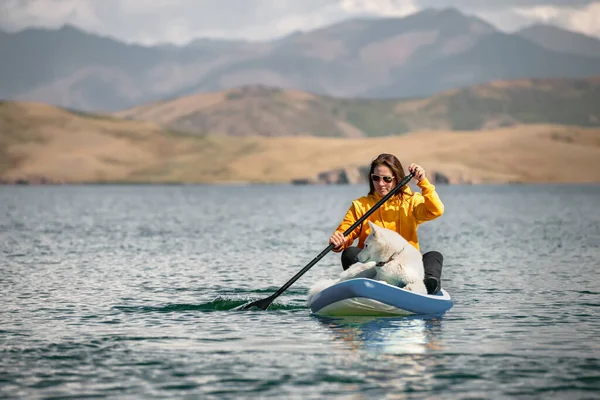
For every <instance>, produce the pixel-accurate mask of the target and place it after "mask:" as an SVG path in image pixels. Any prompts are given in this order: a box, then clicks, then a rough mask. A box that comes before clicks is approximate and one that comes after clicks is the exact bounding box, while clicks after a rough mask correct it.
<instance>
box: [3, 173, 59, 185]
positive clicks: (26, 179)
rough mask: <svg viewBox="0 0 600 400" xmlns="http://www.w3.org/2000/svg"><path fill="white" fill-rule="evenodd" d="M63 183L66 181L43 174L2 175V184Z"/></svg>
mask: <svg viewBox="0 0 600 400" xmlns="http://www.w3.org/2000/svg"><path fill="white" fill-rule="evenodd" d="M63 183H65V182H62V181H57V180H54V179H51V178H48V177H46V176H41V175H27V176H19V177H15V178H5V177H0V185H58V184H63Z"/></svg>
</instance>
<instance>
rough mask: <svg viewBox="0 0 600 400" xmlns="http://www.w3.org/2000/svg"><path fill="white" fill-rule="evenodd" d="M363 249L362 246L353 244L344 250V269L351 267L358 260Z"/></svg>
mask: <svg viewBox="0 0 600 400" xmlns="http://www.w3.org/2000/svg"><path fill="white" fill-rule="evenodd" d="M361 250H362V249H361V248H360V247H354V246H353V247H348V248H347V249H346V250H344V251H342V268H343V269H344V271H345V270H347V269H348V268H350V266H351V265H352V264H355V263H357V262H358V253H360V251H361Z"/></svg>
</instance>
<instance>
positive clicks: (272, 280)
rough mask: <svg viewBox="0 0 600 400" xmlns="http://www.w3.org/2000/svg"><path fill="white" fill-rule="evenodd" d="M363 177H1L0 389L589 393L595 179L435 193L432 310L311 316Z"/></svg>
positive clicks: (597, 304) (279, 394)
mask: <svg viewBox="0 0 600 400" xmlns="http://www.w3.org/2000/svg"><path fill="white" fill-rule="evenodd" d="M365 189H366V187H365V186H363V185H348V186H293V185H253V186H252V185H250V186H244V185H232V186H227V185H223V186H209V185H206V186H204V185H190V186H185V185H165V186H161V185H156V186H152V185H148V186H144V185H139V186H127V185H89V186H30V187H29V186H0V268H1V275H0V286H1V288H2V290H1V296H2V308H1V310H2V313H1V314H0V356H1V358H2V362H1V364H0V397H3V398H15V399H22V398H27V399H46V398H77V399H84V398H90V397H94V398H99V397H100V398H102V397H106V398H111V399H134V398H136V399H137V398H144V399H152V398H161V399H165V398H173V399H175V398H177V399H180V398H202V399H213V398H214V399H240V398H273V399H275V398H277V399H280V398H294V399H322V398H353V399H363V398H364V399H368V398H373V399H374V398H402V399H404V398H407V399H412V398H436V399H457V398H523V399H539V398H544V399H547V398H556V399H566V398H569V399H592V398H600V339H599V338H600V288H599V285H600V211H599V204H600V186H599V185H482V186H439V187H438V192H439V193H440V196H441V198H442V200H443V202H444V203H445V206H446V212H445V214H444V215H443V216H442V217H440V218H439V219H437V220H435V221H431V222H428V223H425V224H423V225H421V227H420V228H419V238H420V243H421V250H422V251H423V252H425V251H428V250H438V251H440V252H442V253H443V254H444V256H445V264H444V271H443V276H442V284H443V287H444V288H445V289H446V290H447V291H448V292H449V293H450V295H451V296H452V297H453V299H454V302H455V304H454V307H453V308H452V309H451V310H449V311H448V312H447V313H446V314H445V315H443V316H441V317H417V318H363V319H357V318H354V319H353V318H343V319H342V318H340V319H330V318H320V317H316V316H314V315H311V313H310V310H309V309H308V308H307V306H306V293H307V290H308V288H309V287H310V286H311V284H312V283H314V282H315V281H317V280H318V279H321V278H324V277H328V278H332V277H334V276H336V275H337V274H338V273H339V272H340V271H341V267H340V263H339V254H337V253H333V252H330V253H328V254H327V255H326V256H325V257H324V258H323V259H322V260H321V261H319V262H318V263H317V264H316V265H315V266H314V267H312V269H310V270H309V271H308V272H307V273H306V274H305V275H303V276H302V277H301V278H300V279H299V280H298V281H297V282H296V283H295V284H294V285H292V287H290V288H289V289H288V290H287V291H286V292H285V293H284V294H282V295H281V296H280V297H278V298H277V299H276V301H275V303H274V304H273V305H272V307H271V308H270V309H269V310H267V311H259V310H254V311H236V310H234V309H235V307H237V306H239V305H241V304H244V303H246V302H248V301H250V300H257V299H260V298H264V297H267V296H269V295H270V294H272V293H273V292H275V291H276V290H277V289H278V288H279V287H281V286H282V285H283V284H284V283H286V282H287V281H288V280H289V279H290V278H291V277H292V276H294V274H296V273H297V272H298V271H299V270H300V269H302V268H303V267H304V266H305V265H306V264H308V263H309V262H310V261H311V260H312V259H313V258H314V257H315V256H316V255H317V254H319V253H320V252H321V251H322V250H323V249H324V248H326V247H327V244H328V243H327V240H328V238H329V235H330V234H331V232H332V231H333V230H334V229H335V227H336V226H337V224H338V223H339V221H340V220H341V219H342V217H343V216H344V213H345V211H346V209H347V208H348V206H349V205H350V202H351V200H352V199H354V198H355V197H358V196H360V195H362V194H364V193H365Z"/></svg>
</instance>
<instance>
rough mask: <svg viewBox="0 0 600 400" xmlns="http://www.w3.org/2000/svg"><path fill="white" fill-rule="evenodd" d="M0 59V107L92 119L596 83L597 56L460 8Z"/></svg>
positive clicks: (24, 52)
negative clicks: (300, 99)
mask: <svg viewBox="0 0 600 400" xmlns="http://www.w3.org/2000/svg"><path fill="white" fill-rule="evenodd" d="M0 49H1V51H2V63H0V77H1V79H0V98H3V99H6V100H29V101H40V102H46V103H49V104H54V105H59V106H62V107H68V108H73V109H80V110H84V111H116V110H121V109H124V108H129V107H133V106H136V105H139V104H145V103H149V102H153V101H158V100H164V99H168V98H178V97H181V96H186V95H191V94H194V93H197V92H213V91H220V90H226V89H232V88H236V87H240V86H244V85H264V86H269V87H280V88H284V89H296V90H301V91H308V92H312V93H316V94H319V95H327V96H336V97H347V98H348V97H372V98H380V97H390V98H400V97H424V96H430V95H433V94H434V93H437V92H440V91H442V90H446V89H455V88H459V87H463V86H468V85H473V84H479V83H483V82H487V81H491V80H498V79H522V78H546V77H584V76H588V75H595V74H600V57H590V56H589V55H585V54H582V55H577V54H567V53H565V52H562V51H555V50H551V49H548V48H545V47H543V46H541V45H539V44H537V43H534V42H533V41H531V40H529V39H527V38H525V37H523V36H522V35H518V34H516V35H508V34H504V33H501V32H499V31H498V30H497V29H496V28H495V27H493V26H492V25H490V24H489V23H487V22H486V21H484V20H482V19H480V18H478V17H474V16H468V15H465V14H463V13H461V12H459V11H458V10H456V9H452V8H450V9H442V10H431V9H429V10H424V11H421V12H418V13H415V14H412V15H409V16H406V17H403V18H379V19H352V20H348V21H344V22H340V23H337V24H333V25H331V26H327V27H324V28H321V29H316V30H313V31H309V32H296V33H294V34H291V35H288V36H285V37H282V38H279V39H276V40H272V41H267V42H247V41H239V40H212V39H198V40H195V41H193V42H192V43H190V44H189V45H188V46H184V47H177V46H165V45H158V46H153V47H149V46H139V45H129V44H125V43H121V42H119V41H117V40H114V39H111V38H108V37H100V36H97V35H93V34H89V33H85V32H82V31H81V30H78V29H76V28H73V27H69V26H66V27H63V28H61V29H59V30H42V29H28V30H24V31H21V32H17V33H10V34H9V33H2V34H0Z"/></svg>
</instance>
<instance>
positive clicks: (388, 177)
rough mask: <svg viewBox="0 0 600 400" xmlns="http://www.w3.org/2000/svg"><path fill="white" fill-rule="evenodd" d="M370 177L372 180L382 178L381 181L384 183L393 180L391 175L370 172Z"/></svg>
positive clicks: (377, 180) (376, 180) (375, 180)
mask: <svg viewBox="0 0 600 400" xmlns="http://www.w3.org/2000/svg"><path fill="white" fill-rule="evenodd" d="M371 179H372V180H373V182H379V181H380V180H382V179H383V181H384V182H385V183H392V181H393V180H394V177H393V176H380V175H375V174H371Z"/></svg>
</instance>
